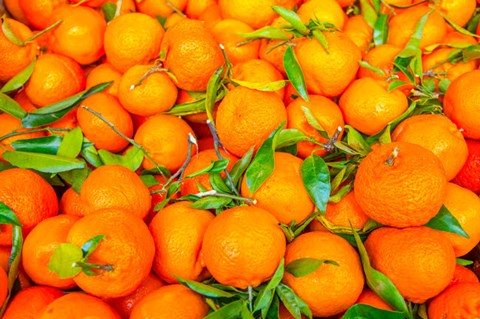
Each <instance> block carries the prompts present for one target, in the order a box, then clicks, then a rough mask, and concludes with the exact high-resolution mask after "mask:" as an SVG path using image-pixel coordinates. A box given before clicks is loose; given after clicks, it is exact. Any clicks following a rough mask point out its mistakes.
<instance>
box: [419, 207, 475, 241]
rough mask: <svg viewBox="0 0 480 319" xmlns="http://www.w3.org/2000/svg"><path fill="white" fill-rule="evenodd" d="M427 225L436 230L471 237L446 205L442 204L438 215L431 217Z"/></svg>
mask: <svg viewBox="0 0 480 319" xmlns="http://www.w3.org/2000/svg"><path fill="white" fill-rule="evenodd" d="M425 226H427V227H430V228H432V229H435V230H440V231H444V232H448V233H453V234H457V235H460V236H462V237H465V238H470V236H468V234H467V233H466V232H465V231H464V230H463V228H462V226H461V225H460V223H459V222H458V220H457V219H456V218H455V216H453V215H452V213H450V211H449V210H448V208H447V207H446V206H445V205H442V207H441V208H440V210H439V211H438V213H437V215H435V217H433V218H432V219H430V221H429V222H428V223H426V224H425Z"/></svg>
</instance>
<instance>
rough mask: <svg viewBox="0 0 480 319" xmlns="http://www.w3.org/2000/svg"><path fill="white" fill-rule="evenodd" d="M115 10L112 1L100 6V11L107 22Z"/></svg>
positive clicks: (113, 16) (112, 16)
mask: <svg viewBox="0 0 480 319" xmlns="http://www.w3.org/2000/svg"><path fill="white" fill-rule="evenodd" d="M116 11H117V5H116V4H115V3H112V2H107V3H105V4H104V5H103V6H102V13H103V16H104V17H105V20H107V22H110V21H112V20H113V18H115V12H116Z"/></svg>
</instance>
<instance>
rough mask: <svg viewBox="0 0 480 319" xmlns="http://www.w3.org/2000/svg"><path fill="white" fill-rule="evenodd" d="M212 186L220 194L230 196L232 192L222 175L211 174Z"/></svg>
mask: <svg viewBox="0 0 480 319" xmlns="http://www.w3.org/2000/svg"><path fill="white" fill-rule="evenodd" d="M210 185H212V188H213V189H214V190H216V191H217V192H219V193H225V194H229V193H230V192H231V191H232V190H231V189H230V188H229V187H228V185H227V183H226V182H225V181H224V180H223V178H222V176H221V175H220V173H210Z"/></svg>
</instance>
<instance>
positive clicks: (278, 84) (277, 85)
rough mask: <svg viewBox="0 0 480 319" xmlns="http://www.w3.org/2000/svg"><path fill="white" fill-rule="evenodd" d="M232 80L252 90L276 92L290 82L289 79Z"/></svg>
mask: <svg viewBox="0 0 480 319" xmlns="http://www.w3.org/2000/svg"><path fill="white" fill-rule="evenodd" d="M231 81H232V82H233V83H235V84H238V85H240V86H243V87H246V88H249V89H252V90H257V91H264V92H275V91H277V90H280V89H282V88H284V87H285V86H286V85H287V84H288V81H287V80H280V81H274V82H262V83H258V82H248V81H239V80H235V79H232V80H231Z"/></svg>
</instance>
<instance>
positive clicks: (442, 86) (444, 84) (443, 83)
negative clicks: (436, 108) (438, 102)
mask: <svg viewBox="0 0 480 319" xmlns="http://www.w3.org/2000/svg"><path fill="white" fill-rule="evenodd" d="M479 16H480V15H479ZM450 83H451V82H450V80H449V79H447V78H443V79H441V80H440V81H438V89H439V90H440V92H442V93H445V92H447V89H448V87H449V86H450Z"/></svg>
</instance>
